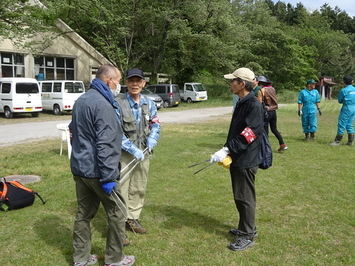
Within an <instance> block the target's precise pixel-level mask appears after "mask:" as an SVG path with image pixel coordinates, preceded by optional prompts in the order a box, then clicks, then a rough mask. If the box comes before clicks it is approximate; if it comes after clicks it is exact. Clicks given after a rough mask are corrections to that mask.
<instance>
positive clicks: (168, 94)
mask: <svg viewBox="0 0 355 266" xmlns="http://www.w3.org/2000/svg"><path fill="white" fill-rule="evenodd" d="M147 89H148V90H150V91H151V92H153V93H155V94H157V95H159V96H160V97H161V98H162V99H163V107H165V108H167V107H172V106H179V104H180V102H181V98H180V92H179V85H177V84H154V85H149V86H147Z"/></svg>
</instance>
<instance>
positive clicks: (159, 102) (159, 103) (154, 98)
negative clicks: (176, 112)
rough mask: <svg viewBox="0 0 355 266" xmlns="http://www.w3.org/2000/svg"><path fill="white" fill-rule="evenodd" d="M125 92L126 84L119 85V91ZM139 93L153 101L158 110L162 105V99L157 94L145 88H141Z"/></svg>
mask: <svg viewBox="0 0 355 266" xmlns="http://www.w3.org/2000/svg"><path fill="white" fill-rule="evenodd" d="M126 92H127V86H125V85H122V86H121V93H126ZM141 94H143V95H144V96H146V97H147V98H149V99H151V100H152V101H153V102H154V104H155V106H156V107H157V109H158V110H159V109H160V108H162V107H163V99H162V98H161V97H160V96H159V95H157V94H155V93H153V92H151V91H150V90H148V89H147V88H143V89H142V91H141Z"/></svg>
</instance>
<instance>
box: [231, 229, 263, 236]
mask: <svg viewBox="0 0 355 266" xmlns="http://www.w3.org/2000/svg"><path fill="white" fill-rule="evenodd" d="M229 233H230V234H231V235H234V236H237V237H241V236H242V232H240V231H239V230H238V229H231V230H229ZM257 236H258V231H256V227H255V229H254V237H257Z"/></svg>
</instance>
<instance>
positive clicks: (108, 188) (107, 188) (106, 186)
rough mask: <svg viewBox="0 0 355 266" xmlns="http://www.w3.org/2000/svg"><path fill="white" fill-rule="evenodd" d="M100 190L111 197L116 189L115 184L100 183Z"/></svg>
mask: <svg viewBox="0 0 355 266" xmlns="http://www.w3.org/2000/svg"><path fill="white" fill-rule="evenodd" d="M101 188H102V189H103V190H104V191H105V192H106V193H107V194H108V195H111V193H112V191H113V190H114V189H115V188H116V182H107V183H102V184H101Z"/></svg>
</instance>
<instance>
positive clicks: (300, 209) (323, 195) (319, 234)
mask: <svg viewBox="0 0 355 266" xmlns="http://www.w3.org/2000/svg"><path fill="white" fill-rule="evenodd" d="M339 107H340V106H339V104H337V103H336V102H328V103H322V109H323V115H322V116H321V117H319V124H318V125H319V128H318V131H317V133H316V141H315V142H304V141H302V139H303V137H304V135H303V133H302V129H301V123H300V119H299V117H298V116H297V112H296V110H297V106H296V104H290V105H286V106H282V107H281V108H280V109H279V110H278V112H277V114H278V125H279V130H280V132H281V134H282V135H283V137H284V139H285V142H286V144H287V146H288V147H289V149H288V150H287V151H285V152H283V153H278V152H276V150H277V148H278V143H277V142H276V138H275V137H274V136H273V135H270V141H271V144H272V146H273V150H274V151H275V153H274V165H273V167H272V168H270V169H268V170H260V171H259V172H258V174H257V180H256V186H257V227H258V233H259V236H258V237H257V238H256V245H255V246H253V247H252V248H250V249H248V250H247V251H244V252H239V253H237V252H233V251H231V250H229V249H228V248H227V244H228V243H230V242H231V241H234V238H233V237H232V236H230V235H229V234H228V230H229V229H231V228H235V227H236V225H237V222H238V214H237V211H236V208H235V206H234V202H233V198H232V192H231V186H230V178H229V173H228V172H227V171H226V170H224V169H223V168H222V167H221V166H217V165H214V166H211V167H209V168H207V169H206V170H204V171H202V172H200V173H198V174H196V175H194V174H193V173H194V171H196V170H197V169H198V167H196V168H197V169H195V168H187V167H188V166H189V165H191V164H193V163H197V162H200V161H203V160H206V159H207V158H209V156H210V155H211V154H212V153H214V152H215V151H217V150H218V149H220V148H221V147H222V145H223V144H224V142H225V139H226V135H227V131H228V127H229V120H230V117H229V115H228V116H225V117H222V118H219V119H218V120H213V121H208V122H204V123H197V124H164V125H163V128H162V135H161V139H160V141H159V144H158V146H157V147H156V150H155V152H154V158H153V161H152V162H151V170H150V176H149V183H148V191H147V198H146V206H145V208H144V210H143V213H142V217H141V221H142V224H143V225H144V226H145V227H146V228H147V229H148V233H147V234H145V235H134V234H133V233H130V232H128V237H129V238H130V240H131V241H132V244H131V245H130V246H128V247H126V248H125V252H126V254H132V255H135V256H136V258H137V263H136V265H146V266H151V265H169V266H170V265H174V266H175V265H177V266H180V265H248V266H249V265H355V239H354V232H355V230H354V228H355V219H354V207H353V203H354V201H355V194H354V191H355V179H354V172H355V164H354V159H355V156H354V152H355V147H350V146H346V145H342V146H338V147H331V146H329V145H328V143H329V142H331V141H333V139H334V136H335V134H336V124H337V116H338V112H339ZM174 111H175V110H174ZM59 143H60V140H59V139H58V140H49V141H41V142H35V143H28V144H24V145H16V146H11V147H2V148H1V152H0V176H6V175H13V174H20V175H22V174H24V175H26V174H34V175H39V176H41V177H42V180H41V181H40V182H38V183H31V184H28V186H29V187H30V188H32V189H34V190H36V191H38V192H39V193H40V195H41V196H42V197H43V198H44V199H45V200H47V203H46V205H41V202H40V201H39V200H38V199H36V201H35V203H34V205H33V206H31V207H27V208H24V209H21V210H16V211H10V212H0V220H1V230H0V232H1V238H2V241H1V242H2V250H1V261H2V263H1V264H2V265H9V266H10V265H11V266H13V265H53V264H55V265H71V264H72V247H71V234H72V227H73V222H74V216H75V209H76V199H75V194H74V182H73V179H72V177H71V173H70V169H69V161H68V158H67V157H66V156H65V155H66V154H65V153H64V155H63V156H59V155H58V154H59ZM106 229H107V224H106V219H105V213H104V211H103V209H102V208H100V211H99V213H98V215H97V216H96V217H95V218H94V219H93V221H92V231H93V250H92V252H93V253H97V254H99V255H100V265H102V264H103V258H102V256H103V255H102V254H103V250H104V248H105V233H106Z"/></svg>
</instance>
